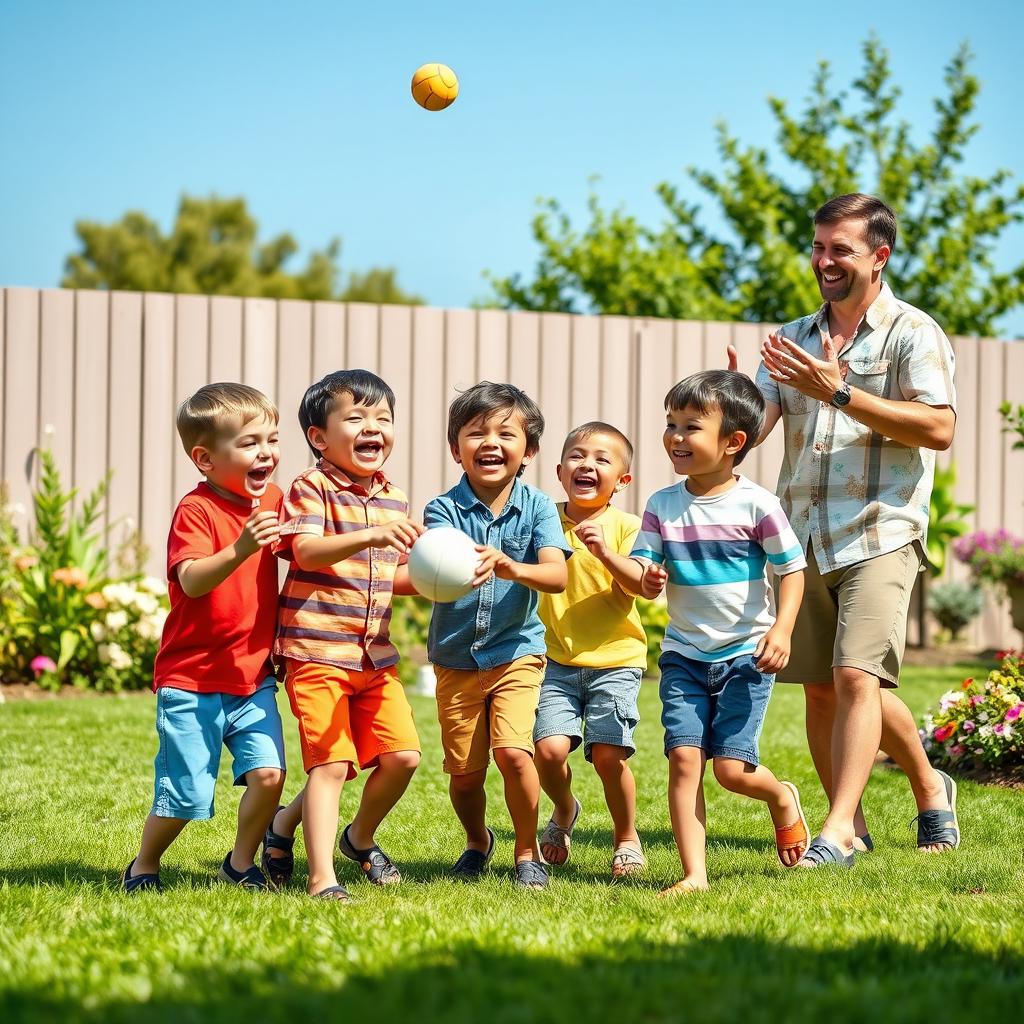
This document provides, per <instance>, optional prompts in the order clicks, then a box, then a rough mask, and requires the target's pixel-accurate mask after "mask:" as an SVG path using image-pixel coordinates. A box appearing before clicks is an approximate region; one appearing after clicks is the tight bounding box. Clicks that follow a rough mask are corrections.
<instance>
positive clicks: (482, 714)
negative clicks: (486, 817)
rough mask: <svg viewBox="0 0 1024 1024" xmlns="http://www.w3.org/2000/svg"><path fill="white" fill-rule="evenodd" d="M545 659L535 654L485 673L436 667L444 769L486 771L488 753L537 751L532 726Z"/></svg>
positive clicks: (466, 772)
mask: <svg viewBox="0 0 1024 1024" xmlns="http://www.w3.org/2000/svg"><path fill="white" fill-rule="evenodd" d="M545 661H546V659H545V657H544V656H543V655H542V654H531V655H527V656H526V657H524V658H516V660H515V661H512V662H509V664H507V665H498V666H497V668H492V669H487V670H486V671H484V670H475V669H470V670H463V669H457V668H443V667H442V666H441V665H435V666H434V674H435V675H436V676H437V718H438V721H439V722H440V723H441V745H442V746H443V747H444V770H445V771H446V772H447V773H448V774H449V775H469V774H470V772H477V771H480V770H481V769H484V768H486V767H487V764H488V761H489V760H490V755H489V751H491V750H497V749H498V748H499V747H515V748H517V749H519V750H525V751H527V752H528V753H530V754H532V753H533V725H534V722H535V721H536V718H537V701H538V699H539V698H540V684H541V680H542V679H543V678H544V664H545Z"/></svg>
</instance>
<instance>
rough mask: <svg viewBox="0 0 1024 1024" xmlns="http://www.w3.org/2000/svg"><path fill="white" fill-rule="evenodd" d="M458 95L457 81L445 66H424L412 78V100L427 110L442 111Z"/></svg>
mask: <svg viewBox="0 0 1024 1024" xmlns="http://www.w3.org/2000/svg"><path fill="white" fill-rule="evenodd" d="M458 95H459V80H458V79H457V78H456V77H455V72H454V71H452V69H451V68H450V67H448V65H447V64H424V65H423V67H421V68H417V70H416V74H414V75H413V76H412V98H413V99H414V100H415V101H416V102H417V103H418V104H419V105H420V106H421V107H425V108H426V109H427V110H444V108H445V107H447V106H449V105H450V104H452V103H454V102H455V97H456V96H458Z"/></svg>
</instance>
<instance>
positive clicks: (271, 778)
mask: <svg viewBox="0 0 1024 1024" xmlns="http://www.w3.org/2000/svg"><path fill="white" fill-rule="evenodd" d="M245 784H246V786H248V787H249V788H257V789H264V790H273V789H281V788H282V787H283V786H284V772H283V771H282V770H281V769H280V768H250V769H249V771H247V772H246V773H245Z"/></svg>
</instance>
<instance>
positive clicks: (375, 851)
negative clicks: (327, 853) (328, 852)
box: [338, 824, 402, 885]
mask: <svg viewBox="0 0 1024 1024" xmlns="http://www.w3.org/2000/svg"><path fill="white" fill-rule="evenodd" d="M351 827H352V825H351V824H349V825H346V826H345V828H344V830H343V831H342V833H341V838H340V839H339V840H338V849H339V850H341V852H342V853H343V854H344V855H345V856H346V857H348V859H349V860H354V861H355V862H356V863H357V864H358V865H359V867H360V868H361V869H362V872H363V876H364V877H365V878H366V880H367V881H368V882H369V883H370V884H371V885H397V884H398V883H399V882H400V881H401V880H402V873H401V872H400V871H399V870H398V868H396V867H395V865H394V863H393V862H392V860H391V858H390V857H389V856H388V855H387V854H386V853H385V852H384V851H383V850H382V849H381V848H380V847H379V846H377V844H376V843H375V844H374V845H373V846H371V847H370V848H369V849H368V850H357V849H356V848H355V847H354V846H353V845H352V843H351V842H350V841H349V838H348V830H349V829H350V828H351Z"/></svg>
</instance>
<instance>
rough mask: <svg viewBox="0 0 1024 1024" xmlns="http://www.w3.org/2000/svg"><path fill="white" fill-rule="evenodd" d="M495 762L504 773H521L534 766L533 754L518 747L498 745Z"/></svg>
mask: <svg viewBox="0 0 1024 1024" xmlns="http://www.w3.org/2000/svg"><path fill="white" fill-rule="evenodd" d="M494 763H495V764H496V765H497V766H498V771H500V772H501V773H502V774H503V775H505V774H508V773H510V772H511V773H514V774H520V773H522V772H525V771H529V770H530V769H531V768H533V767H534V764H533V755H532V754H530V753H529V751H526V750H520V749H519V748H518V747H498V749H497V750H495V751H494Z"/></svg>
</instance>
